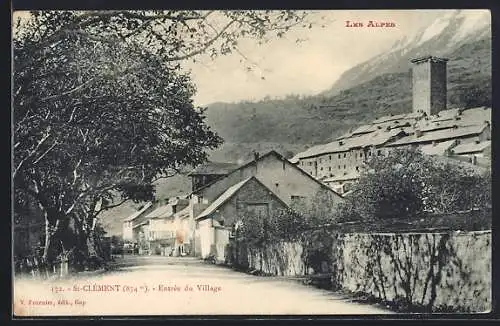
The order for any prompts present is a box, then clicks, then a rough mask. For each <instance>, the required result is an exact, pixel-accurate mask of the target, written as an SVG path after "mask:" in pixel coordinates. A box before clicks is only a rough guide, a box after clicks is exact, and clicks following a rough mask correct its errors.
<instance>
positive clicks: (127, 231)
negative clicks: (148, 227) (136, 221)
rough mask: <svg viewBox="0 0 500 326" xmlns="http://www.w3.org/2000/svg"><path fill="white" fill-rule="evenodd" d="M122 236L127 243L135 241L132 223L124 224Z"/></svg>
mask: <svg viewBox="0 0 500 326" xmlns="http://www.w3.org/2000/svg"><path fill="white" fill-rule="evenodd" d="M122 236H123V240H125V241H133V240H134V232H133V230H132V221H127V222H123V229H122Z"/></svg>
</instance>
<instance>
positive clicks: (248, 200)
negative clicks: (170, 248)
mask: <svg viewBox="0 0 500 326" xmlns="http://www.w3.org/2000/svg"><path fill="white" fill-rule="evenodd" d="M287 208H289V207H288V205H287V204H286V203H285V202H283V201H282V200H281V199H280V198H279V197H278V196H276V195H275V194H274V193H273V192H272V191H271V190H270V189H269V188H268V187H266V186H265V185H264V183H262V182H261V181H259V179H257V178H256V177H255V176H251V177H248V178H246V179H244V180H243V181H240V182H238V183H236V184H235V185H233V186H231V187H229V188H227V189H226V191H224V193H222V194H221V195H220V196H219V197H218V198H217V199H216V200H214V201H213V202H212V203H211V204H210V205H208V207H207V208H205V209H204V210H203V211H202V212H201V213H200V214H199V215H198V216H197V217H196V223H197V231H198V232H197V235H198V243H199V247H198V248H197V249H198V251H199V253H200V256H201V257H207V256H209V255H213V256H214V257H215V258H216V259H217V260H218V261H224V260H225V257H226V254H227V252H226V250H227V245H228V243H229V239H230V238H231V237H232V235H233V232H234V231H235V228H236V225H237V224H238V223H239V222H241V221H243V220H244V217H245V216H247V215H248V214H253V215H254V216H258V217H261V218H269V216H271V215H272V214H277V213H278V212H279V211H280V210H285V209H287Z"/></svg>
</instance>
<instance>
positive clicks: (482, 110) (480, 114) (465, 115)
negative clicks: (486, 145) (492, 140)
mask: <svg viewBox="0 0 500 326" xmlns="http://www.w3.org/2000/svg"><path fill="white" fill-rule="evenodd" d="M460 117H461V120H463V121H467V122H470V123H472V122H474V123H484V122H485V121H489V122H491V108H489V107H485V106H482V107H477V108H471V109H467V110H463V111H462V114H461V115H460Z"/></svg>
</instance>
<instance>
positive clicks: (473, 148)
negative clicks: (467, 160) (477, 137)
mask: <svg viewBox="0 0 500 326" xmlns="http://www.w3.org/2000/svg"><path fill="white" fill-rule="evenodd" d="M489 146H491V141H490V140H487V141H483V142H480V143H476V142H474V143H467V144H459V145H457V146H456V147H454V148H453V149H452V151H453V153H454V154H466V153H475V152H482V151H484V150H485V149H486V148H488V147H489Z"/></svg>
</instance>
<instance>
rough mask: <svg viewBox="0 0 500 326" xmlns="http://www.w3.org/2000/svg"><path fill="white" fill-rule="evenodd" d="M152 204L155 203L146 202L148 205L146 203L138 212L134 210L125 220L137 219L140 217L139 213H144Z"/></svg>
mask: <svg viewBox="0 0 500 326" xmlns="http://www.w3.org/2000/svg"><path fill="white" fill-rule="evenodd" d="M151 205H153V203H152V202H148V203H146V205H144V207H142V208H141V209H140V210H138V211H137V212H134V213H133V214H132V215H130V216H129V217H127V218H126V219H125V220H124V221H125V222H130V221H132V220H134V219H136V218H137V217H139V215H141V214H142V213H144V212H145V211H146V210H147V209H148V208H149V207H151Z"/></svg>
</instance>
